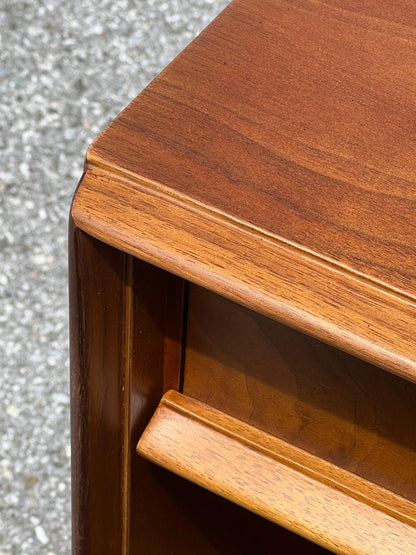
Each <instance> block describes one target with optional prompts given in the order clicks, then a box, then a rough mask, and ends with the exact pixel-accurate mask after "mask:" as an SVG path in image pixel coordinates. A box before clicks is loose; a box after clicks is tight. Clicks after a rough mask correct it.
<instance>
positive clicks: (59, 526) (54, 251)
mask: <svg viewBox="0 0 416 555" xmlns="http://www.w3.org/2000/svg"><path fill="white" fill-rule="evenodd" d="M226 4H228V1H227V0H166V1H163V0H111V1H109V0H102V1H98V0H43V1H42V0H0V331H1V333H0V555H5V554H7V555H11V554H13V555H20V554H22V555H23V554H24V555H26V554H28V555H29V554H36V555H39V554H49V555H53V554H57V555H58V554H68V553H69V552H70V527H71V526H70V520H71V519H70V434H69V371H68V345H67V344H68V325H67V320H68V314H67V313H68V310H67V304H68V300H67V246H66V241H67V218H68V211H69V206H70V201H71V196H72V193H73V191H74V189H75V186H76V183H77V180H78V179H79V177H80V175H81V172H82V165H83V156H84V154H85V151H86V148H87V146H88V144H89V143H90V142H91V141H92V139H93V138H95V137H96V135H97V134H98V133H99V132H100V131H101V130H102V129H103V128H104V127H105V126H106V125H107V124H108V123H109V122H110V121H111V120H112V119H113V118H114V117H115V116H116V115H117V113H118V112H119V111H120V110H121V109H122V108H123V107H124V106H125V105H127V103H128V102H129V101H130V100H131V99H132V98H133V97H135V96H136V95H137V94H138V93H139V92H140V90H141V89H142V88H143V87H144V86H145V85H146V84H147V83H148V82H149V81H150V80H151V79H152V78H153V77H154V76H155V75H156V74H157V73H158V72H159V71H160V70H161V69H162V68H163V67H164V66H165V65H166V64H167V63H168V62H169V61H170V60H171V59H172V58H173V57H174V56H175V55H176V54H177V53H178V52H179V51H180V50H182V48H183V47H184V46H185V45H186V44H187V43H188V42H189V41H190V40H192V39H193V38H194V36H196V35H197V33H198V32H199V31H200V30H201V29H202V28H203V27H205V26H206V24H207V23H208V22H209V21H211V20H212V19H213V17H214V16H215V15H216V14H217V13H218V12H219V11H220V10H221V9H222V8H223V7H225V5H226Z"/></svg>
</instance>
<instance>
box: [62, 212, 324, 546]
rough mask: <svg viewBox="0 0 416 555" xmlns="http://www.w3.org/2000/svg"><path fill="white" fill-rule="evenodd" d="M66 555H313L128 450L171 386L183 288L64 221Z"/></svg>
mask: <svg viewBox="0 0 416 555" xmlns="http://www.w3.org/2000/svg"><path fill="white" fill-rule="evenodd" d="M69 246H70V299H71V310H70V315H71V421H72V422H71V424H72V426H71V427H72V497H73V503H72V518H73V520H72V531H73V544H72V553H73V555H102V554H103V553H105V554H107V553H108V554H114V555H126V554H127V553H128V554H130V555H133V554H137V555H138V554H143V553H145V554H147V555H164V554H167V553H169V554H174V555H195V553H198V554H200V555H218V553H227V555H251V554H252V553H254V552H255V551H256V549H259V550H260V552H261V553H264V554H267V553H272V552H274V550H273V551H270V549H271V548H270V546H275V545H283V546H285V548H287V550H288V552H292V553H299V552H301V553H316V554H318V553H319V554H323V553H325V551H324V550H323V549H321V548H318V547H315V546H314V545H313V544H310V542H307V541H306V540H304V539H303V538H300V537H298V536H296V535H295V534H292V533H290V532H288V531H286V530H285V529H283V528H280V527H278V526H276V525H274V524H272V523H270V522H267V521H265V520H264V519H262V518H260V517H258V516H257V515H253V514H252V513H249V512H248V511H245V510H243V509H242V508H240V507H238V506H236V505H234V504H232V503H230V502H228V501H225V500H224V499H222V498H220V497H218V496H217V495H214V494H211V493H209V492H206V491H202V490H201V488H198V487H197V486H195V485H193V484H191V483H189V482H187V481H185V480H182V479H180V478H179V477H178V476H176V475H174V474H172V473H170V472H167V471H165V470H162V469H160V468H157V467H155V466H154V465H153V464H151V463H150V462H148V461H146V460H144V459H143V458H141V457H138V456H137V454H136V453H135V445H136V443H137V438H138V437H139V436H140V435H141V433H142V432H143V430H144V429H145V427H146V426H147V424H148V421H149V419H150V418H151V416H152V414H153V413H154V411H155V409H156V407H157V405H158V403H159V401H160V398H161V396H162V395H163V393H164V391H166V388H168V387H177V386H178V384H179V382H180V369H181V365H182V363H181V356H182V337H181V333H182V329H183V323H182V313H183V285H184V284H183V282H182V280H180V279H179V278H177V277H175V276H172V275H170V274H168V273H166V272H164V271H162V270H160V269H159V268H156V267H154V266H150V265H149V264H146V263H144V262H142V261H140V260H133V259H131V257H129V256H127V255H126V254H125V253H123V252H120V251H117V250H115V249H113V248H111V247H109V246H108V245H106V244H103V243H100V242H99V241H97V240H95V239H94V238H92V237H90V236H88V235H86V234H85V233H84V232H83V231H81V230H79V229H77V228H76V227H74V226H73V222H72V221H71V222H70V233H69Z"/></svg>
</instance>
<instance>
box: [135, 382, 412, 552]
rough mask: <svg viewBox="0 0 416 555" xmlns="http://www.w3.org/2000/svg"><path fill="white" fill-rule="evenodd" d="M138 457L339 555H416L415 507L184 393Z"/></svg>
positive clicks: (167, 406) (162, 411) (149, 433)
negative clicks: (364, 554)
mask: <svg viewBox="0 0 416 555" xmlns="http://www.w3.org/2000/svg"><path fill="white" fill-rule="evenodd" d="M137 452H138V453H139V454H140V455H143V456H144V457H146V458H147V459H149V460H151V461H152V462H155V463H157V464H159V465H161V466H163V467H165V468H167V469H168V470H170V471H172V472H175V473H176V474H179V475H180V476H182V477H184V478H187V479H189V480H191V481H193V482H195V483H196V484H198V485H200V486H202V487H204V488H207V489H209V490H211V491H213V492H215V493H217V494H218V495H221V496H223V497H225V498H227V499H229V500H230V501H233V502H234V503H237V504H239V505H241V506H243V507H245V508H246V509H249V510H251V511H253V512H255V513H257V514H259V515H261V516H263V517H264V518H267V519H269V520H271V521H273V522H275V523H277V524H280V525H282V526H285V527H286V528H289V529H291V530H293V531H294V532H296V533H298V534H301V535H303V536H304V537H306V538H308V539H310V540H312V541H314V542H316V543H319V544H321V545H323V546H324V547H326V548H329V549H331V550H333V551H335V552H341V553H389V554H391V553H406V554H410V553H416V513H415V507H414V505H413V504H412V503H410V502H408V501H407V500H404V499H403V498H401V497H399V496H396V495H394V494H392V493H391V492H388V491H386V490H384V489H383V488H380V487H378V486H376V485H374V484H372V483H370V482H368V481H366V480H364V479H362V478H360V477H358V476H356V475H354V474H351V473H349V472H346V471H344V470H342V469H339V468H337V467H336V466H334V465H331V464H329V463H327V462H326V461H324V460H322V459H319V458H318V457H315V456H312V455H310V454H309V453H306V452H305V451H302V450H300V449H298V448H295V447H293V446H291V445H289V444H287V443H285V442H283V441H281V440H279V439H278V438H276V437H273V436H271V435H269V434H266V433H265V432H263V431H260V430H258V429H256V428H254V427H252V426H249V425H247V424H245V423H244V422H241V421H239V420H236V419H235V418H232V417H230V416H228V415H226V414H224V413H222V412H220V411H217V410H215V409H212V408H210V407H208V406H206V405H204V404H202V403H200V402H198V401H196V400H194V399H191V398H190V397H187V396H185V395H182V394H181V393H178V392H177V391H169V392H168V393H166V395H165V396H164V397H163V398H162V400H161V402H160V404H159V407H158V408H157V410H156V412H155V414H154V415H153V418H152V420H151V422H150V423H149V425H148V427H147V428H146V430H145V432H144V434H143V435H142V437H141V439H140V441H139V443H138V445H137ZM380 531H382V533H380Z"/></svg>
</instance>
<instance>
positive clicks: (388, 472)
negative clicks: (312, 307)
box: [183, 285, 416, 503]
mask: <svg viewBox="0 0 416 555" xmlns="http://www.w3.org/2000/svg"><path fill="white" fill-rule="evenodd" d="M183 392H184V393H185V394H186V395H189V396H191V397H193V398H194V399H198V400H199V401H202V402H203V403H206V404H207V405H210V406H211V407H215V408H217V409H219V410H220V411H222V412H225V413H227V414H229V415H231V416H234V417H236V418H238V419H240V420H242V421H244V422H248V423H249V424H251V425H253V426H256V427H257V428H260V429H261V430H265V431H266V432H269V433H271V434H273V435H275V436H276V437H279V438H281V439H283V440H284V441H287V442H288V443H290V444H291V445H294V446H297V447H299V448H301V449H304V450H306V451H308V452H309V453H313V454H314V455H316V456H318V457H320V458H322V459H323V460H326V461H330V462H332V463H333V464H335V465H337V466H338V467H340V468H344V469H346V470H348V471H350V472H353V473H354V474H356V475H358V476H361V477H363V478H365V479H366V480H370V481H371V482H373V483H375V484H379V485H380V486H382V487H384V488H386V490H388V491H392V492H395V493H396V494H399V495H401V496H403V497H404V498H407V499H409V500H411V501H412V502H413V503H416V456H415V453H416V433H415V425H414V424H415V414H416V385H415V384H413V383H411V382H408V381H405V380H403V379H401V378H398V377H397V376H394V375H392V374H390V373H387V372H384V371H382V370H380V368H377V367H375V366H372V365H370V364H368V363H366V362H364V361H362V360H360V359H357V358H354V357H352V356H351V355H348V354H346V353H344V352H342V351H339V350H337V349H334V348H333V347H330V346H328V345H326V344H324V343H321V342H319V341H317V340H316V339H313V338H311V337H308V336H305V335H303V334H301V333H299V332H297V331H295V330H293V329H290V328H288V327H286V326H283V325H282V324H280V323H278V322H275V321H273V320H270V319H268V318H265V317H264V316H261V315H259V314H257V313H255V312H252V311H250V310H247V309H246V308H244V307H242V306H240V305H237V304H235V303H232V302H230V301H228V300H226V299H224V298H222V297H219V296H218V295H215V294H214V293H212V292H210V291H207V290H205V289H202V288H200V287H196V286H192V285H191V286H190V292H189V311H188V331H187V345H186V354H185V374H184V388H183Z"/></svg>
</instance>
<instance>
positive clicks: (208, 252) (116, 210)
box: [72, 167, 416, 381]
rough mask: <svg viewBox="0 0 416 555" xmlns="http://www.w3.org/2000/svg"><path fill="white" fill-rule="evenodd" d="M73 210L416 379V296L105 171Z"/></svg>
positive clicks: (142, 252) (83, 221)
mask: <svg viewBox="0 0 416 555" xmlns="http://www.w3.org/2000/svg"><path fill="white" fill-rule="evenodd" d="M72 213H73V216H74V218H75V220H76V222H77V225H79V226H80V227H81V228H82V229H84V230H86V231H87V232H88V233H90V234H91V235H93V236H96V237H98V238H99V239H101V240H102V241H104V242H109V243H110V244H112V245H113V246H115V247H117V248H119V249H121V250H124V251H126V252H128V253H130V254H132V255H134V256H137V257H139V258H141V259H144V260H146V261H148V262H150V263H152V264H155V265H157V266H160V267H162V268H165V269H167V270H169V271H170V272H172V273H174V274H177V275H180V276H182V277H185V278H186V279H189V280H190V281H193V282H195V283H198V284H199V285H202V286H204V287H207V288H209V289H212V290H213V291H216V292H217V293H220V294H222V295H224V296H226V297H229V298H230V299H232V300H234V301H236V302H238V303H240V304H244V305H246V306H248V307H249V308H252V309H254V310H256V311H258V312H260V313H262V314H265V315H267V316H270V317H272V318H275V319H278V320H280V321H282V322H283V323H285V324H287V325H289V326H292V327H294V328H297V329H299V330H301V331H303V332H305V333H307V334H310V335H313V336H315V337H317V338H318V339H321V340H323V341H326V342H328V343H330V344H333V345H335V346H337V347H339V348H340V349H343V350H346V351H349V352H351V353H352V354H355V355H357V356H359V357H361V358H363V359H365V360H368V361H369V362H371V363H373V364H376V365H378V366H381V367H383V368H386V369H388V370H390V371H392V372H395V373H397V374H399V375H401V376H403V377H405V378H407V379H409V380H412V381H416V338H415V335H414V333H413V327H414V322H415V318H416V305H415V304H414V303H413V302H410V301H409V300H406V299H404V298H401V297H397V296H395V295H392V294H391V293H389V292H386V291H385V290H383V289H379V288H376V287H374V285H372V284H371V283H368V282H366V281H361V280H358V279H356V277H354V276H351V275H349V274H344V273H342V272H339V271H338V270H337V269H335V268H333V267H331V266H326V265H325V264H322V263H320V262H318V261H317V260H315V259H312V258H310V257H308V256H304V255H302V254H301V253H299V252H298V251H292V250H291V249H288V248H286V247H285V246H284V245H282V244H280V243H276V242H274V241H270V240H269V239H268V238H266V237H265V236H263V235H261V234H258V233H255V232H252V231H250V230H248V229H243V228H241V227H238V226H236V225H234V224H232V223H230V222H226V221H224V220H221V219H219V218H217V217H215V216H214V215H212V214H209V215H208V214H206V213H204V212H203V211H201V210H200V209H199V208H198V207H193V206H190V205H187V204H184V203H183V202H182V201H180V200H179V199H172V198H169V197H166V196H165V195H164V194H163V193H161V192H160V191H158V192H156V191H149V190H148V189H147V185H146V184H145V185H144V186H141V185H139V184H138V183H136V184H132V183H131V182H129V181H126V180H123V179H121V178H120V179H115V177H114V176H113V175H111V174H109V173H108V172H107V171H104V170H101V169H99V168H96V167H89V169H88V171H87V173H86V175H85V177H84V179H83V181H82V184H81V187H80V189H79V190H78V193H77V196H76V197H75V201H74V206H73V210H72Z"/></svg>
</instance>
